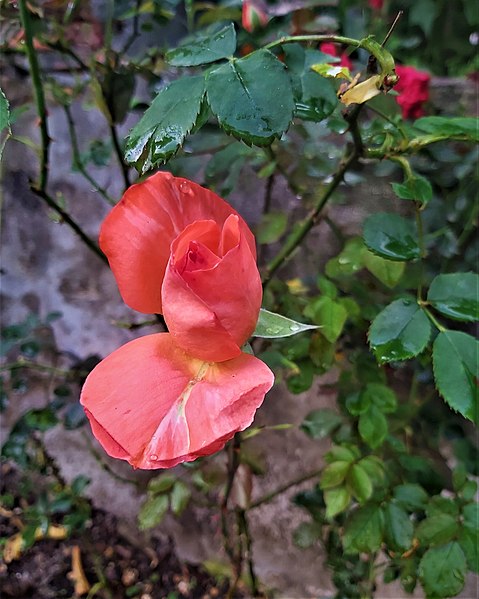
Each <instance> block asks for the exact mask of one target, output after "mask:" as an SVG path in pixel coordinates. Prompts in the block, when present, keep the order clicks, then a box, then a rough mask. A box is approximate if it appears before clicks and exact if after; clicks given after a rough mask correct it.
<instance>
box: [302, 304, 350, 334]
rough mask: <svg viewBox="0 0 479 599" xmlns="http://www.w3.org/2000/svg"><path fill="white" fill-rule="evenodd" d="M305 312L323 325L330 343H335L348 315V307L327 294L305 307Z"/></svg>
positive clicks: (322, 327)
mask: <svg viewBox="0 0 479 599" xmlns="http://www.w3.org/2000/svg"><path fill="white" fill-rule="evenodd" d="M304 314H305V316H308V318H311V320H313V321H314V322H316V323H318V325H320V326H321V331H320V332H321V334H322V335H323V337H325V338H326V339H327V340H328V341H329V342H330V343H334V341H336V340H337V339H338V337H339V336H340V335H341V332H342V330H343V327H344V323H345V322H346V319H347V317H348V312H347V310H346V308H345V307H344V306H343V305H342V304H340V303H339V302H337V301H335V300H333V299H331V298H330V297H328V296H327V295H323V296H321V297H319V298H317V299H315V300H313V301H312V302H311V303H310V304H309V305H308V306H307V307H306V308H305V310H304Z"/></svg>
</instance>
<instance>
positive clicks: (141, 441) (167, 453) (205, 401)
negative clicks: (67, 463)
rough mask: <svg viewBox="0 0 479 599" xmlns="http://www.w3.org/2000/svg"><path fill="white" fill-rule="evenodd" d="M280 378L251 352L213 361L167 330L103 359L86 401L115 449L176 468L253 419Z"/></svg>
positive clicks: (136, 462)
mask: <svg viewBox="0 0 479 599" xmlns="http://www.w3.org/2000/svg"><path fill="white" fill-rule="evenodd" d="M272 384H273V374H272V372H271V371H270V370H269V368H268V367H267V366H266V365H265V364H264V363H263V362H261V361H260V360H258V359H257V358H255V357H253V356H251V355H248V354H241V355H240V356H238V357H237V358H235V359H233V360H230V361H228V362H222V363H221V364H210V363H208V362H202V361H200V360H196V359H194V358H192V357H191V356H189V355H188V354H186V353H185V352H184V351H182V350H181V349H180V348H179V347H177V346H176V344H175V343H174V341H173V339H172V337H171V335H169V334H168V333H160V334H156V335H148V336H146V337H141V338H139V339H135V340H134V341H131V342H130V343H127V344H126V345H124V346H122V347H120V348H119V349H118V350H116V351H115V352H113V353H112V354H110V355H109V356H108V357H107V358H105V359H104V360H103V361H102V362H100V364H98V366H96V368H95V369H94V370H93V371H92V372H91V373H90V375H89V376H88V378H87V380H86V382H85V385H84V386H83V389H82V393H81V398H80V401H81V403H82V405H83V406H84V408H85V412H86V414H87V416H88V418H89V420H90V423H91V426H92V430H93V434H94V435H95V436H96V437H97V439H98V441H99V442H100V443H101V444H102V446H103V447H104V449H105V451H106V452H107V453H108V454H109V455H111V456H113V457H117V458H120V459H124V460H127V461H128V462H129V463H130V464H132V465H133V466H135V467H136V468H144V469H153V468H169V467H172V466H175V465H176V464H179V463H181V462H187V461H191V460H194V459H196V458H197V457H199V456H203V455H208V454H210V453H214V452H215V451H218V450H219V449H221V447H223V445H224V444H225V443H226V441H228V440H229V439H231V438H232V437H233V435H234V434H235V433H236V432H238V431H240V430H243V429H245V428H246V427H247V426H249V425H250V424H251V422H252V421H253V418H254V414H255V412H256V410H257V408H258V407H259V406H260V405H261V403H262V402H263V398H264V395H265V393H266V392H267V391H268V390H269V389H270V388H271V386H272Z"/></svg>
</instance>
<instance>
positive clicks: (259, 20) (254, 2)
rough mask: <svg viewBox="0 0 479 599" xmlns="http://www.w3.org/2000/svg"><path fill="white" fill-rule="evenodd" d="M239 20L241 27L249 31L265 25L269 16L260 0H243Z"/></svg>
mask: <svg viewBox="0 0 479 599" xmlns="http://www.w3.org/2000/svg"><path fill="white" fill-rule="evenodd" d="M241 21H242V25H243V29H245V30H246V31H249V32H250V33H253V31H256V29H261V28H263V27H266V25H267V24H268V21H269V17H268V14H267V12H266V7H265V5H264V4H263V2H262V1H261V0H243V9H242V18H241Z"/></svg>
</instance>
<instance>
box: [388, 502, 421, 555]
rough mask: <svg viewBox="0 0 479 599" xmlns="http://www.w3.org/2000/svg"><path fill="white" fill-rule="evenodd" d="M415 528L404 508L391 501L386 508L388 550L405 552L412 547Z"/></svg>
mask: <svg viewBox="0 0 479 599" xmlns="http://www.w3.org/2000/svg"><path fill="white" fill-rule="evenodd" d="M413 532H414V526H413V523H412V522H411V520H410V518H409V516H408V515H407V513H406V512H405V511H404V510H403V508H402V507H401V506H400V505H398V504H397V503H396V502H394V501H390V502H389V503H388V504H387V505H386V507H385V508H384V536H385V539H386V543H387V544H388V548H389V549H392V550H393V551H400V552H404V551H406V550H407V549H409V548H410V547H411V544H412V537H413Z"/></svg>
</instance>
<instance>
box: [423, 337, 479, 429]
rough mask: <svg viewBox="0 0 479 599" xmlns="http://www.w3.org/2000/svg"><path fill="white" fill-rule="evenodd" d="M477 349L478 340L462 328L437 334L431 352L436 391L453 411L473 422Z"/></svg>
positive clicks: (475, 405)
mask: <svg viewBox="0 0 479 599" xmlns="http://www.w3.org/2000/svg"><path fill="white" fill-rule="evenodd" d="M478 352H479V342H478V341H477V340H476V339H474V338H473V337H471V335H468V334H467V333H463V332H461V331H442V332H441V333H439V335H438V336H437V337H436V340H435V342H434V346H433V352H432V360H433V368H434V378H435V381H436V386H437V388H438V390H439V393H440V394H441V395H442V396H443V397H444V399H445V401H446V402H447V403H448V404H449V406H450V407H451V408H452V409H453V410H455V411H457V412H459V413H460V414H462V416H464V418H469V420H472V421H473V422H476V423H477V422H478V421H479V419H478V401H477V397H478V396H477V376H478V364H477V360H478Z"/></svg>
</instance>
